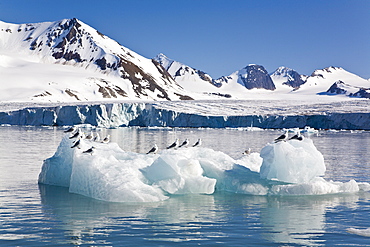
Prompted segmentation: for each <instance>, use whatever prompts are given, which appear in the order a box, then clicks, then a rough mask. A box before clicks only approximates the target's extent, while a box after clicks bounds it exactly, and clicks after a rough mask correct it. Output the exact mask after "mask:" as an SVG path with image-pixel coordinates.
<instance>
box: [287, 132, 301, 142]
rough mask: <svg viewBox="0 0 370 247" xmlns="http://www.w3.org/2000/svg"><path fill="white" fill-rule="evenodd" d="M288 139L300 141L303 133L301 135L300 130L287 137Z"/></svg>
mask: <svg viewBox="0 0 370 247" xmlns="http://www.w3.org/2000/svg"><path fill="white" fill-rule="evenodd" d="M289 140H298V141H302V140H303V135H301V133H300V132H298V133H297V134H295V135H294V136H292V137H291V138H289Z"/></svg>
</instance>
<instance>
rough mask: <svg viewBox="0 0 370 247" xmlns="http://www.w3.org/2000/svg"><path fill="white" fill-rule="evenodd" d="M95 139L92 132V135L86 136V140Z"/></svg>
mask: <svg viewBox="0 0 370 247" xmlns="http://www.w3.org/2000/svg"><path fill="white" fill-rule="evenodd" d="M93 138H94V133H93V132H92V131H91V132H90V134H88V135H87V136H86V140H91V139H93Z"/></svg>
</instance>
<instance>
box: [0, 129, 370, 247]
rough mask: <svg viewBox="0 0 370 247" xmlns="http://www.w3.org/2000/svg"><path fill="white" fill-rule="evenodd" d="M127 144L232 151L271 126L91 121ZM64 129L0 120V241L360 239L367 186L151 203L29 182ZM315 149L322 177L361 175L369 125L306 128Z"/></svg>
mask: <svg viewBox="0 0 370 247" xmlns="http://www.w3.org/2000/svg"><path fill="white" fill-rule="evenodd" d="M98 131H100V133H101V135H102V136H104V135H106V134H111V135H112V141H115V142H117V143H119V145H120V146H121V147H122V148H123V149H125V150H129V151H135V152H142V153H144V152H146V151H148V150H149V149H150V148H151V146H152V145H153V143H154V142H156V143H157V144H158V146H160V147H164V146H166V145H168V144H169V143H171V142H172V141H173V140H174V139H175V138H176V137H178V138H180V139H185V138H189V139H190V140H191V142H195V141H196V140H197V139H198V138H199V137H201V138H202V140H203V146H205V147H209V148H212V149H215V150H220V151H223V152H225V153H227V154H229V155H230V156H231V157H233V158H239V157H240V156H241V155H242V154H241V153H242V152H243V151H244V150H245V149H246V148H248V147H251V148H252V151H255V152H258V151H260V149H261V148H262V147H263V146H264V145H265V144H266V143H267V142H269V141H271V140H272V139H273V138H275V137H276V136H278V135H279V134H280V132H279V131H245V130H235V129H148V128H120V129H108V130H107V129H100V130H98ZM62 136H63V130H62V129H60V128H48V127H0V138H1V140H2V141H1V142H2V144H1V146H0V154H1V155H0V246H45V245H49V246H124V245H125V246H149V245H150V246H168V245H210V246H217V245H219V246H221V245H222V246H226V245H227V246H259V245H260V246H344V245H350V246H366V245H369V243H370V237H366V236H360V235H356V234H354V233H351V232H348V229H349V228H355V229H368V228H370V223H369V222H370V193H369V192H361V193H354V194H336V195H325V196H285V197H284V196H280V197H274V196H248V195H241V194H230V193H220V192H216V193H215V194H213V195H185V196H172V197H171V198H170V199H169V200H166V201H163V202H157V203H137V204H127V203H109V202H103V201H98V200H94V199H91V198H87V197H84V196H81V195H77V194H71V193H69V192H68V189H66V188H62V187H54V186H47V185H38V184H37V177H38V174H39V172H40V169H41V165H42V161H43V160H44V159H46V158H48V157H50V156H52V155H53V153H54V152H55V150H56V147H57V146H58V144H59V142H60V140H61V138H62ZM310 138H312V139H313V141H314V143H315V145H316V147H317V148H318V150H319V151H321V152H322V153H323V155H324V158H325V161H326V165H327V172H326V175H325V179H327V180H334V181H342V182H346V181H348V180H350V179H355V180H356V181H358V182H370V169H369V168H370V154H369V153H370V152H369V151H370V150H369V149H370V145H369V144H370V133H369V132H358V133H351V132H349V131H344V132H335V133H334V132H320V134H319V135H311V136H310Z"/></svg>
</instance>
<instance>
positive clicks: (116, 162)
mask: <svg viewBox="0 0 370 247" xmlns="http://www.w3.org/2000/svg"><path fill="white" fill-rule="evenodd" d="M72 145H73V139H70V138H69V135H68V134H66V135H65V136H64V138H63V139H62V141H61V142H60V145H59V147H58V149H57V151H56V152H55V154H54V155H53V156H52V157H50V158H48V159H46V160H45V161H44V163H43V166H42V170H41V172H40V174H39V183H42V184H49V185H57V186H64V187H68V188H69V191H70V192H71V193H78V194H81V195H84V196H87V197H92V198H95V199H99V200H104V201H112V202H153V201H162V200H165V199H167V198H168V197H170V196H172V195H176V194H177V195H183V194H194V193H195V194H213V193H217V191H228V192H232V193H242V194H251V195H318V194H330V193H344V192H346V193H354V192H358V191H360V190H366V191H367V190H370V184H368V183H357V182H356V181H353V180H352V181H349V182H347V183H342V182H332V181H330V182H329V181H325V180H324V179H323V178H321V177H320V175H323V174H324V172H325V164H324V160H323V158H322V155H321V153H320V152H319V151H318V150H317V149H316V147H315V146H314V144H313V142H312V141H311V140H309V139H307V140H306V139H305V140H304V141H303V142H299V141H295V140H292V141H288V142H280V143H270V144H267V145H266V146H265V147H264V148H263V149H262V152H261V154H258V153H252V154H250V155H247V156H244V157H243V158H241V159H238V160H235V159H233V158H231V157H230V156H228V155H227V154H225V153H223V152H220V151H215V150H212V149H209V148H201V147H195V148H194V147H190V148H180V149H177V150H162V151H160V152H159V153H158V154H149V155H147V154H141V153H133V152H126V151H124V150H122V149H121V148H120V147H119V146H118V145H117V144H116V143H108V144H104V143H101V142H93V141H91V140H86V139H82V140H81V143H80V145H79V147H80V148H71V146H72ZM92 146H94V147H95V148H94V151H93V153H84V151H86V150H88V149H89V148H91V147H92ZM259 170H261V173H259Z"/></svg>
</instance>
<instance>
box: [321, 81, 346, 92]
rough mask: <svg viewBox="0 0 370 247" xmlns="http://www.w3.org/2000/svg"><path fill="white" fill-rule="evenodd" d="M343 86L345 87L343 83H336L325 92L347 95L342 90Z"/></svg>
mask: <svg viewBox="0 0 370 247" xmlns="http://www.w3.org/2000/svg"><path fill="white" fill-rule="evenodd" d="M343 86H346V84H345V83H344V82H343V81H340V80H339V81H336V82H334V83H333V85H331V87H330V88H329V89H328V90H327V91H326V92H327V93H330V94H345V93H347V90H346V89H344V88H343Z"/></svg>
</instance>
